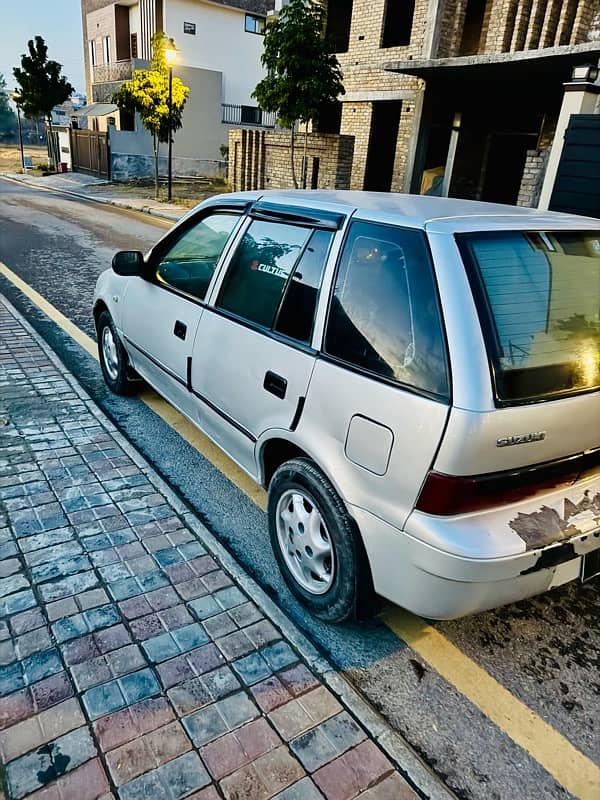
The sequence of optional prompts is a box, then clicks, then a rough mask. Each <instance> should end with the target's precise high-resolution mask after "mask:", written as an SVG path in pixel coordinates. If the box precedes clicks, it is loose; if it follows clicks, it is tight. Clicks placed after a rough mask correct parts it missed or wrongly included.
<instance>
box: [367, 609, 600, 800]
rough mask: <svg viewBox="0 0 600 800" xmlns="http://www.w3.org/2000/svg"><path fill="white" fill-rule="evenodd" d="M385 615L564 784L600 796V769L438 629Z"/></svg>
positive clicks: (584, 797) (399, 612)
mask: <svg viewBox="0 0 600 800" xmlns="http://www.w3.org/2000/svg"><path fill="white" fill-rule="evenodd" d="M382 619H383V620H384V622H385V623H386V624H387V625H388V627H390V628H391V629H392V630H393V631H394V633H396V634H397V635H398V636H399V637H400V638H401V639H403V640H404V641H405V642H406V644H407V645H408V646H409V647H411V648H412V649H413V650H414V651H415V652H416V653H418V654H419V655H420V656H421V658H423V659H424V660H425V661H427V663H428V664H429V665H430V666H431V667H433V669H435V670H436V672H438V673H439V674H440V675H441V676H442V677H443V678H445V679H446V680H447V681H448V682H449V683H451V684H452V685H453V686H454V687H455V688H456V689H458V691H459V692H460V693H461V694H463V695H464V696H465V697H466V698H468V700H470V701H471V703H473V704H474V705H475V706H477V708H479V710H480V711H483V713H484V714H485V715H486V717H488V719H490V720H491V721H492V722H493V723H495V724H496V725H497V726H498V727H499V728H500V729H501V730H502V731H504V733H506V734H507V735H508V736H509V737H510V738H511V739H512V740H513V741H514V742H516V744H518V745H519V746H520V747H522V748H523V750H525V751H526V752H527V753H529V755H530V756H532V757H533V758H534V759H535V760H536V761H537V762H538V764H541V765H542V766H543V767H544V769H546V770H547V771H548V772H549V773H550V774H551V775H552V777H553V778H555V779H556V780H557V781H558V783H560V784H561V786H564V788H565V789H567V790H568V791H569V792H571V794H573V795H574V796H575V797H578V798H581V800H598V798H600V768H599V767H598V766H596V764H594V762H593V761H591V759H589V758H587V756H585V755H583V753H581V752H580V751H579V750H577V749H576V748H575V747H574V746H573V745H572V744H571V742H569V741H568V739H565V737H564V736H562V735H561V734H560V733H558V731H556V730H555V729H554V728H552V727H551V726H550V725H548V723H547V722H544V720H543V719H541V718H540V717H538V715H537V714H536V713H535V712H534V711H532V710H531V709H530V708H529V707H528V706H526V705H525V703H522V702H521V701H520V700H518V699H517V698H516V697H515V696H514V695H512V694H511V693H510V692H509V691H508V689H505V688H504V686H502V684H500V683H498V681H496V680H495V679H494V678H493V677H492V676H491V675H490V674H489V673H488V672H486V671H485V670H484V669H482V668H481V667H480V666H479V665H478V664H476V663H475V661H473V660H472V659H470V658H469V657H468V656H466V655H465V654H464V653H463V652H461V651H460V650H459V649H458V647H456V646H455V645H453V644H452V642H450V641H449V640H448V639H446V637H445V636H443V635H442V634H441V633H439V632H438V631H437V630H436V629H435V628H434V627H432V626H431V625H428V624H427V623H426V622H425V621H424V620H422V619H420V618H419V617H417V616H415V615H414V614H411V613H409V612H408V611H404V610H403V609H400V608H390V609H386V610H385V611H384V612H383V614H382Z"/></svg>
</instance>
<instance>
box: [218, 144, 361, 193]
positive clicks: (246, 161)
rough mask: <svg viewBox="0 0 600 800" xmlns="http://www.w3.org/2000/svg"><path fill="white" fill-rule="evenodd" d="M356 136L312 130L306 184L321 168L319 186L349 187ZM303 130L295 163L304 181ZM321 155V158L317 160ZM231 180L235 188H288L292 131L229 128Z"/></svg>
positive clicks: (297, 147) (290, 181)
mask: <svg viewBox="0 0 600 800" xmlns="http://www.w3.org/2000/svg"><path fill="white" fill-rule="evenodd" d="M353 150H354V140H353V139H352V137H351V136H339V135H337V134H325V133H310V134H309V136H308V148H307V156H308V158H307V162H308V169H307V186H308V188H311V186H312V179H313V175H316V173H315V170H317V168H318V176H317V181H316V186H314V187H312V188H317V189H348V188H350V173H351V169H352V156H353ZM303 158H304V133H301V134H299V135H296V146H295V157H294V166H295V170H296V177H297V179H298V182H299V183H300V182H301V177H302V163H303ZM317 159H318V162H317ZM228 177H229V183H230V185H231V188H232V189H233V191H247V190H251V189H289V188H291V187H292V186H293V180H292V169H291V163H290V133H289V131H263V130H246V129H240V128H232V129H231V130H230V131H229V175H228Z"/></svg>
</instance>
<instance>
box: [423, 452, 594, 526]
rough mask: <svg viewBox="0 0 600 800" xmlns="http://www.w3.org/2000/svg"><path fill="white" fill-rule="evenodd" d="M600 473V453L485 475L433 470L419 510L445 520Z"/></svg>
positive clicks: (511, 501) (530, 495) (427, 479)
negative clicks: (449, 473) (445, 472)
mask: <svg viewBox="0 0 600 800" xmlns="http://www.w3.org/2000/svg"><path fill="white" fill-rule="evenodd" d="M599 470H600V450H594V451H593V452H590V453H581V454H579V455H576V456H571V457H569V458H565V459H561V460H560V461H551V462H547V463H545V464H537V465H535V466H533V467H527V468H524V469H519V470H507V471H505V472H494V473H488V474H485V475H466V476H462V475H444V474H443V473H441V472H435V470H432V471H431V472H429V474H428V475H427V478H426V479H425V483H424V484H423V487H422V488H421V492H420V494H419V497H418V499H417V503H416V508H417V509H418V510H419V511H424V512H425V513H426V514H435V515H436V516H441V517H449V516H453V515H455V514H467V513H469V512H472V511H481V510H483V509H486V508H493V507H494V506H502V505H508V504H509V503H516V502H518V501H519V500H523V499H525V498H527V497H532V496H534V495H536V494H540V493H542V492H548V491H551V490H553V489H558V488H560V487H561V486H569V485H571V484H573V483H574V482H575V481H576V480H578V479H581V478H584V477H589V476H591V475H592V474H595V473H596V472H598V471H599Z"/></svg>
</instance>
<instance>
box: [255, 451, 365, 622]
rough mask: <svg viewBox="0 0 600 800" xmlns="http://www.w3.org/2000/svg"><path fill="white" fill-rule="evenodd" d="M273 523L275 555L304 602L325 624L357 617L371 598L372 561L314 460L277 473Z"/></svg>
mask: <svg viewBox="0 0 600 800" xmlns="http://www.w3.org/2000/svg"><path fill="white" fill-rule="evenodd" d="M268 519H269V534H270V537H271V546H272V548H273V553H274V555H275V558H276V560H277V563H278V565H279V568H280V570H281V572H282V574H283V577H284V579H285V581H286V583H287V585H288V586H289V588H290V590H291V591H292V593H293V594H294V595H295V596H296V597H297V598H298V600H300V601H301V602H302V603H303V604H304V605H305V606H306V607H307V608H308V609H310V611H311V612H312V613H313V614H314V616H316V617H318V618H319V619H321V620H323V621H325V622H344V621H345V620H348V619H351V618H353V617H355V616H356V613H357V609H358V608H359V606H360V605H362V604H363V602H364V601H365V599H366V596H367V595H369V594H370V593H371V583H370V572H369V570H368V567H367V568H366V569H365V568H361V566H362V567H364V565H361V559H363V558H364V559H366V555H365V554H364V552H363V550H362V547H361V544H360V541H359V534H358V532H357V530H356V526H355V523H354V521H353V520H352V518H351V517H350V515H349V514H348V512H347V511H346V508H345V506H344V503H343V501H342V499H341V498H340V496H339V495H338V493H337V492H336V490H335V489H334V488H333V486H332V485H331V483H330V482H329V480H328V479H327V478H326V477H325V476H324V475H323V473H322V472H321V471H320V470H319V468H318V467H317V466H316V465H315V464H314V463H313V462H312V461H311V460H310V459H308V458H295V459H292V460H291V461H287V462H285V463H284V464H282V465H281V466H280V467H279V468H278V469H277V470H276V472H275V474H274V475H273V478H272V480H271V483H270V485H269V500H268ZM367 573H368V575H367Z"/></svg>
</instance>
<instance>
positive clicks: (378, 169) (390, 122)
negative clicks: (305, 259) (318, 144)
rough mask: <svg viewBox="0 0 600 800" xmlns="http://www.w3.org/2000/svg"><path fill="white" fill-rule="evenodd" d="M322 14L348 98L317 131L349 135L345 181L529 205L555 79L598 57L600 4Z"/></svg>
mask: <svg viewBox="0 0 600 800" xmlns="http://www.w3.org/2000/svg"><path fill="white" fill-rule="evenodd" d="M327 10H328V14H327V17H328V20H327V28H328V33H329V34H330V36H332V37H333V39H334V42H335V50H336V52H337V55H338V58H339V61H340V64H341V66H342V70H343V73H344V86H345V89H346V94H345V96H344V97H343V98H342V102H341V104H339V106H338V108H337V109H329V110H328V112H327V113H325V114H323V118H322V119H321V121H320V126H319V129H320V130H321V131H323V132H329V133H334V132H339V133H341V134H345V135H348V136H352V137H354V157H353V163H352V172H351V181H350V188H353V189H363V188H364V189H372V190H380V191H389V190H392V191H412V192H417V193H422V192H427V191H429V192H431V193H440V192H442V191H444V192H447V193H449V194H450V195H451V196H461V197H469V198H475V199H483V200H493V201H504V202H509V203H515V202H517V201H518V200H519V199H520V202H522V203H524V204H530V203H533V202H534V201H535V195H536V191H537V184H538V183H539V177H540V174H541V172H543V169H544V165H545V163H546V151H547V149H548V148H549V146H550V145H551V143H552V140H553V135H554V128H555V125H556V120H557V117H558V113H559V110H560V104H561V99H562V96H563V84H564V83H565V82H567V81H569V80H570V76H571V72H572V69H573V68H574V67H575V66H577V65H581V64H584V63H587V62H591V63H597V62H598V59H599V57H600V24H599V22H600V0H328V2H327ZM538 173H539V174H538ZM444 176H445V177H444ZM444 184H446V185H444Z"/></svg>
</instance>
